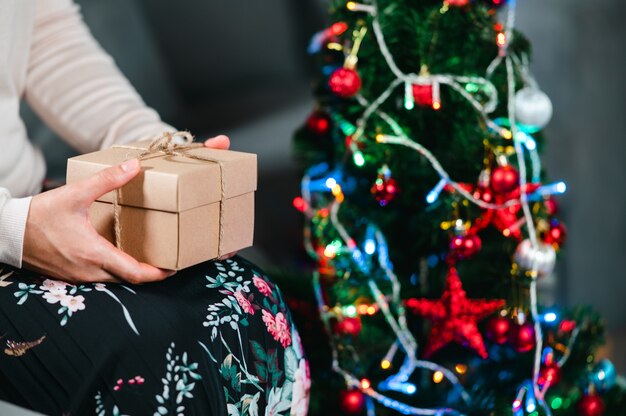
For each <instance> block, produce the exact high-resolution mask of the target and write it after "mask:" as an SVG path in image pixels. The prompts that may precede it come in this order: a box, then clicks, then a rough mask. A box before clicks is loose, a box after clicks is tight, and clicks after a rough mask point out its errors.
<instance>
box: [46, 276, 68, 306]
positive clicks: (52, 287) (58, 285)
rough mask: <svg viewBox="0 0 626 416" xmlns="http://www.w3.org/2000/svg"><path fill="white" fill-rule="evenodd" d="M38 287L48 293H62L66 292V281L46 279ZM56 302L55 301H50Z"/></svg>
mask: <svg viewBox="0 0 626 416" xmlns="http://www.w3.org/2000/svg"><path fill="white" fill-rule="evenodd" d="M40 289H42V290H45V291H47V292H50V293H55V294H62V295H64V294H65V293H67V283H65V282H61V281H58V280H52V279H46V280H44V281H43V283H42V284H41V287H40ZM50 303H56V302H50Z"/></svg>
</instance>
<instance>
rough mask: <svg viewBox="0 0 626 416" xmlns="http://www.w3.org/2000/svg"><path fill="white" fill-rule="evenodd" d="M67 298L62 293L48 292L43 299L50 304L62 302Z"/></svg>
mask: <svg viewBox="0 0 626 416" xmlns="http://www.w3.org/2000/svg"><path fill="white" fill-rule="evenodd" d="M66 297H67V295H66V294H65V293H60V292H57V291H55V292H46V293H44V294H43V298H44V299H45V300H47V301H48V303H52V304H55V303H59V302H61V301H62V300H63V299H65V298H66Z"/></svg>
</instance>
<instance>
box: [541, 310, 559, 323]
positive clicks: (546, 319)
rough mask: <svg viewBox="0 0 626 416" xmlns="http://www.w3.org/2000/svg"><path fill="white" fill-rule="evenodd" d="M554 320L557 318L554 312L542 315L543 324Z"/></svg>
mask: <svg viewBox="0 0 626 416" xmlns="http://www.w3.org/2000/svg"><path fill="white" fill-rule="evenodd" d="M556 318H557V316H556V313H554V312H548V313H546V314H545V315H543V320H544V322H548V323H551V322H554V321H556Z"/></svg>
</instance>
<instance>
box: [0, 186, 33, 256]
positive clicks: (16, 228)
mask: <svg viewBox="0 0 626 416" xmlns="http://www.w3.org/2000/svg"><path fill="white" fill-rule="evenodd" d="M30 200H31V197H27V198H11V194H10V193H9V191H8V190H6V189H5V188H0V263H6V264H10V265H11V266H15V267H22V246H23V243H24V230H25V228H26V218H27V217H28V209H29V208H30Z"/></svg>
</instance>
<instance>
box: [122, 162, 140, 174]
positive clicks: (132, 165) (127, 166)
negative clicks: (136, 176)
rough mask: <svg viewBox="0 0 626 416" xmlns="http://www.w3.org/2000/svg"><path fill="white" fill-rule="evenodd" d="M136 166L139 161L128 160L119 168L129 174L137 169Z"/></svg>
mask: <svg viewBox="0 0 626 416" xmlns="http://www.w3.org/2000/svg"><path fill="white" fill-rule="evenodd" d="M137 165H139V160H137V159H130V160H127V161H126V162H124V163H122V164H121V165H120V166H121V167H122V170H123V171H124V172H130V171H133V170H135V169H137Z"/></svg>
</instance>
